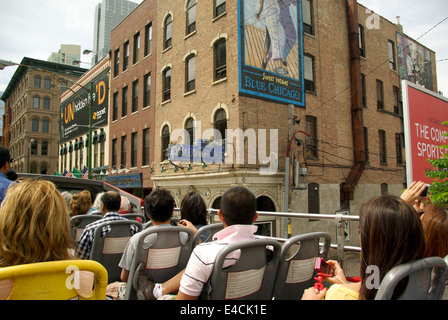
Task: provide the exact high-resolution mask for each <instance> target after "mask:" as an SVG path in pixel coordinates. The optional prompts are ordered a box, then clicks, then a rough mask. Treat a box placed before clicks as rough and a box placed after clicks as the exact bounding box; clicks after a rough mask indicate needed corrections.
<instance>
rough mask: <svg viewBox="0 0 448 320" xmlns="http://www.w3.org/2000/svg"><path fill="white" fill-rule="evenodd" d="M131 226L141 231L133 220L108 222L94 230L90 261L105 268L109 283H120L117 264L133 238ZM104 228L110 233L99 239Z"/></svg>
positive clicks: (119, 271)
mask: <svg viewBox="0 0 448 320" xmlns="http://www.w3.org/2000/svg"><path fill="white" fill-rule="evenodd" d="M131 225H135V226H136V227H137V230H138V231H139V232H140V231H141V230H142V225H141V223H139V222H137V221H133V220H116V221H108V222H104V223H101V224H99V225H98V227H97V228H96V229H95V234H94V238H93V244H92V250H91V253H90V259H91V260H95V261H97V262H99V263H101V264H102V265H103V266H104V267H105V268H106V270H107V275H108V281H109V283H111V282H114V281H120V274H121V268H120V267H119V266H118V263H119V262H120V260H121V257H122V255H123V252H124V249H125V248H126V245H127V243H128V242H129V239H131V237H132V236H133V233H132V231H131ZM106 226H110V231H109V232H108V233H107V234H106V236H104V237H101V229H102V228H103V227H106Z"/></svg>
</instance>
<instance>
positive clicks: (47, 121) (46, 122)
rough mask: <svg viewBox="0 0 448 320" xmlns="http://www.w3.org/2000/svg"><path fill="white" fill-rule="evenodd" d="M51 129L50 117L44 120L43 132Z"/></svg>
mask: <svg viewBox="0 0 448 320" xmlns="http://www.w3.org/2000/svg"><path fill="white" fill-rule="evenodd" d="M49 131H50V121H49V120H48V119H43V120H42V132H45V133H48V132H49Z"/></svg>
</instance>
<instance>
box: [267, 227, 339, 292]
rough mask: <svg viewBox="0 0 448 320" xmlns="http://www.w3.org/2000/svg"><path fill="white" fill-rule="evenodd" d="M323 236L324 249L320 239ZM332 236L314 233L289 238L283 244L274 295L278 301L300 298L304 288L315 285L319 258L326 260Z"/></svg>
mask: <svg viewBox="0 0 448 320" xmlns="http://www.w3.org/2000/svg"><path fill="white" fill-rule="evenodd" d="M321 239H323V246H322V249H321V248H320V245H319V242H320V240H321ZM330 245H331V236H330V235H329V234H328V233H325V232H312V233H307V234H302V235H297V236H294V237H291V238H289V239H288V240H287V241H286V242H285V243H284V244H283V246H282V252H281V257H280V263H279V268H278V272H277V278H276V281H275V289H274V297H275V299H276V300H300V299H301V298H302V295H303V292H304V291H305V289H308V288H310V287H312V286H314V283H315V280H314V277H315V276H316V274H317V272H316V271H315V269H314V266H315V262H316V259H317V258H318V257H321V258H323V259H327V255H328V252H329V250H330Z"/></svg>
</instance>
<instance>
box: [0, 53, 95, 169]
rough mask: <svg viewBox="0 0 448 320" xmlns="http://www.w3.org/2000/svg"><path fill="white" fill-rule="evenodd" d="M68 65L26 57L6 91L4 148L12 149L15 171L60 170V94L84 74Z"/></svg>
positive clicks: (3, 98)
mask: <svg viewBox="0 0 448 320" xmlns="http://www.w3.org/2000/svg"><path fill="white" fill-rule="evenodd" d="M85 71H86V69H82V68H79V67H75V66H69V65H64V64H59V63H53V62H48V61H41V60H36V59H32V58H27V57H25V58H23V60H22V62H21V64H20V65H19V67H18V68H17V70H16V72H15V73H14V75H13V77H12V78H11V81H10V82H9V84H8V87H7V89H6V90H5V92H4V94H3V96H2V100H4V101H5V102H6V107H5V115H4V117H3V136H4V139H3V141H2V145H4V146H6V147H7V148H9V149H10V152H11V156H12V157H13V159H14V160H13V162H12V163H11V169H12V170H14V171H16V172H31V173H50V174H53V173H54V171H57V170H58V158H59V156H58V150H59V148H58V145H59V126H58V124H59V115H60V113H59V111H60V99H61V94H62V92H64V91H65V90H66V89H67V86H68V85H69V84H70V81H76V80H77V79H78V78H79V77H80V75H81V74H82V73H83V72H85Z"/></svg>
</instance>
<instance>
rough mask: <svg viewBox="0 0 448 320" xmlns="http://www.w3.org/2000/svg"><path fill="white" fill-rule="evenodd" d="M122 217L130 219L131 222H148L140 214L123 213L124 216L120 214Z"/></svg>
mask: <svg viewBox="0 0 448 320" xmlns="http://www.w3.org/2000/svg"><path fill="white" fill-rule="evenodd" d="M120 216H122V217H123V218H126V219H129V220H135V221H138V222H140V223H142V224H143V223H145V222H146V219H145V216H144V215H142V214H140V213H123V214H120ZM138 218H139V220H137V219H138Z"/></svg>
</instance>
